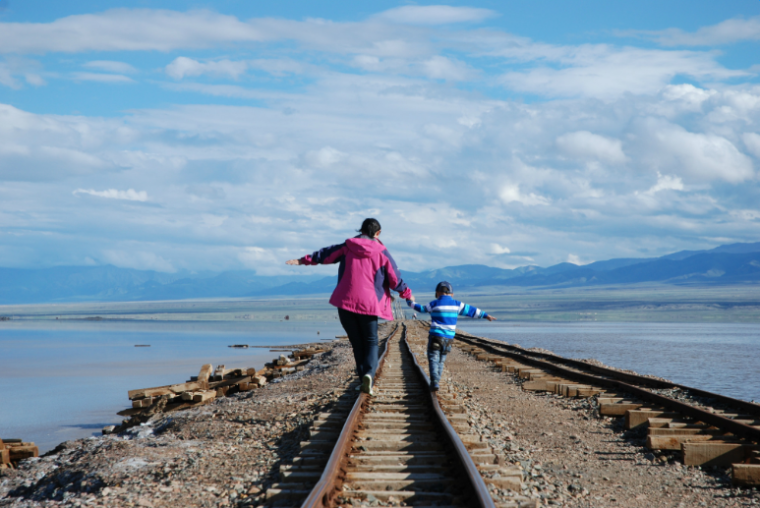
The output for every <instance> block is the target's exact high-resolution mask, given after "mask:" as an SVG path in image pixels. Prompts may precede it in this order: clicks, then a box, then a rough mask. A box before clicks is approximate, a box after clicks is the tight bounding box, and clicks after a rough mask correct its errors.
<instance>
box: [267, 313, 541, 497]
mask: <svg viewBox="0 0 760 508" xmlns="http://www.w3.org/2000/svg"><path fill="white" fill-rule="evenodd" d="M406 336H407V326H406V325H405V324H403V323H399V324H397V325H396V326H395V327H394V328H393V329H392V331H391V332H390V333H389V334H388V336H387V337H386V339H385V340H384V341H383V342H384V345H383V346H381V348H382V351H383V353H382V356H381V358H380V365H379V368H378V373H377V379H376V382H375V391H376V393H375V396H373V397H370V396H368V395H367V394H364V393H362V394H360V395H358V396H356V395H354V397H355V401H354V402H353V404H352V405H351V408H350V411H348V410H347V408H345V407H344V410H340V409H339V410H337V411H336V412H333V413H325V414H321V415H319V417H318V418H317V420H315V421H314V423H313V425H312V427H311V429H310V435H311V437H310V439H309V441H306V442H303V443H301V445H302V452H301V454H300V455H299V456H298V457H296V458H295V459H294V461H293V464H290V465H284V466H282V467H281V471H280V474H281V481H280V483H278V484H276V485H273V487H272V488H271V489H269V490H268V491H267V505H268V506H302V507H309V508H311V507H333V506H343V505H354V506H356V505H358V504H369V505H370V506H467V507H491V508H495V507H497V506H498V507H499V508H527V507H536V506H537V501H536V500H531V499H528V498H526V497H523V496H520V495H519V494H516V493H511V492H510V493H509V498H508V499H504V498H503V494H504V493H505V489H512V490H516V491H518V492H519V491H520V487H521V480H522V476H521V472H520V471H519V470H517V469H515V468H513V467H511V465H505V464H503V458H501V457H499V456H498V455H497V454H495V453H494V452H493V450H491V449H490V447H489V446H488V445H487V443H479V442H475V441H472V440H470V442H468V443H467V444H465V443H463V442H462V439H460V437H459V434H458V432H457V431H459V432H462V433H465V434H466V431H467V430H468V428H469V426H468V424H467V417H466V415H465V414H464V410H463V409H462V408H461V407H460V406H458V405H457V404H455V403H453V402H452V401H451V396H447V394H440V397H441V401H439V395H436V394H433V393H431V392H430V387H429V386H430V385H429V380H428V378H427V376H426V375H425V373H424V371H423V369H422V368H421V367H420V365H419V363H418V361H417V358H416V357H415V355H414V354H412V352H411V350H410V347H409V344H408V342H407V337H406ZM452 422H453V424H452ZM494 472H496V473H500V474H494ZM484 476H495V477H496V478H495V479H494V478H486V479H485V480H484ZM486 481H487V482H488V484H487V483H486ZM492 494H493V495H494V496H495V497H496V499H497V500H498V501H499V502H498V503H495V502H494V499H493V497H492ZM499 494H502V496H499Z"/></svg>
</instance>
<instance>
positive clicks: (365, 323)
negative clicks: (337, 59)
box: [287, 219, 412, 395]
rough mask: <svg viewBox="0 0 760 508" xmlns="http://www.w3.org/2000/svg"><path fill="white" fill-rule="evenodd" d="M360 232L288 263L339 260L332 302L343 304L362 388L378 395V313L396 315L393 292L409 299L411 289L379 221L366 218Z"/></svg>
mask: <svg viewBox="0 0 760 508" xmlns="http://www.w3.org/2000/svg"><path fill="white" fill-rule="evenodd" d="M359 231H360V233H361V234H360V235H358V236H355V237H354V238H349V239H348V240H346V241H345V242H344V243H341V244H340V245H333V246H331V247H325V248H324V249H320V250H318V251H316V252H314V253H313V254H312V255H311V256H309V255H307V256H304V257H302V258H300V259H291V260H290V261H287V264H289V265H318V264H330V263H340V267H339V268H338V285H337V287H336V288H335V291H333V294H332V297H331V298H330V303H331V304H333V305H335V306H336V307H338V316H339V317H340V324H341V325H343V328H344V329H345V330H346V334H348V340H349V341H351V347H352V348H353V350H354V358H355V359H356V372H357V374H358V375H359V378H360V379H361V383H362V384H361V390H362V391H363V392H365V393H369V394H370V395H372V394H373V392H372V382H373V380H374V378H375V371H376V370H377V360H378V355H377V352H378V351H377V318H378V317H380V318H383V319H387V320H389V321H390V320H392V319H393V313H392V312H391V292H390V290H391V289H393V290H394V291H397V292H398V293H400V296H401V298H409V297H410V296H411V294H412V290H411V289H409V288H408V287H407V286H406V284H405V283H404V281H403V280H401V273H400V272H399V270H398V267H396V262H395V261H393V258H392V257H391V255H390V253H389V252H388V249H386V248H385V245H383V243H382V242H381V241H380V239H379V238H378V237H379V236H380V231H381V230H380V223H379V222H378V221H377V220H375V219H365V220H364V222H363V223H362V227H361V229H360V230H359Z"/></svg>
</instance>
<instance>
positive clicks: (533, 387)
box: [522, 377, 565, 392]
mask: <svg viewBox="0 0 760 508" xmlns="http://www.w3.org/2000/svg"><path fill="white" fill-rule="evenodd" d="M563 381H565V380H564V379H562V378H556V377H552V378H548V379H547V378H542V379H539V380H536V381H528V382H526V383H523V385H522V389H523V390H528V391H534V392H549V391H554V388H555V386H556V385H557V383H561V382H563Z"/></svg>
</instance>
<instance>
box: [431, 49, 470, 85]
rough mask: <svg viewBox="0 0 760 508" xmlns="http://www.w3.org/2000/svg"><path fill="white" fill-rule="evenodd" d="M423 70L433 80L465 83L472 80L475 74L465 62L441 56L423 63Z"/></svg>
mask: <svg viewBox="0 0 760 508" xmlns="http://www.w3.org/2000/svg"><path fill="white" fill-rule="evenodd" d="M422 68H423V69H424V71H425V74H426V75H427V76H428V77H430V78H433V79H446V80H452V81H464V80H467V79H470V78H471V77H472V76H473V74H474V72H473V70H472V69H471V68H470V67H469V66H468V65H467V64H465V63H464V62H460V61H458V60H455V59H452V58H446V57H444V56H440V55H435V56H433V57H432V58H430V59H429V60H426V61H425V62H422Z"/></svg>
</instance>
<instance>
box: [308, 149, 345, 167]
mask: <svg viewBox="0 0 760 508" xmlns="http://www.w3.org/2000/svg"><path fill="white" fill-rule="evenodd" d="M345 159H346V154H345V153H343V152H341V151H339V150H336V149H335V148H333V147H331V146H325V147H323V148H320V149H319V150H312V151H309V152H306V155H305V156H304V160H305V161H306V163H307V164H309V165H310V166H314V167H317V168H320V169H327V168H329V167H330V166H332V165H334V164H337V163H338V162H341V161H343V160H345Z"/></svg>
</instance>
